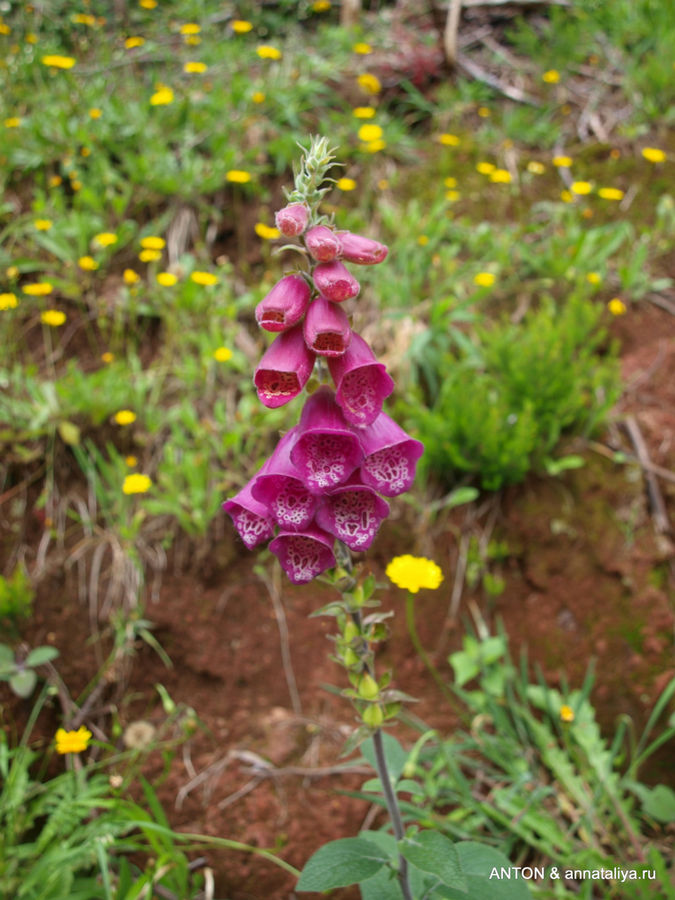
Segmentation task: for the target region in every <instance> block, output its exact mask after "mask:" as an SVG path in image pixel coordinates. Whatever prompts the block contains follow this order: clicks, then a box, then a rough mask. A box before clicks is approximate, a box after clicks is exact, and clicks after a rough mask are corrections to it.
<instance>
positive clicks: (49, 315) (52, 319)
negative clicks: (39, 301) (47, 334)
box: [40, 309, 66, 328]
mask: <svg viewBox="0 0 675 900" xmlns="http://www.w3.org/2000/svg"><path fill="white" fill-rule="evenodd" d="M40 321H41V322H43V323H44V324H45V325H51V327H52V328H58V327H59V325H63V323H64V322H65V321H66V314H65V313H64V312H61V310H60V309H45V310H44V312H42V313H40Z"/></svg>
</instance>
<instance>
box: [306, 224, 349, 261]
mask: <svg viewBox="0 0 675 900" xmlns="http://www.w3.org/2000/svg"><path fill="white" fill-rule="evenodd" d="M305 244H306V246H307V249H308V250H309V252H310V253H311V255H312V256H313V257H314V259H316V260H318V261H319V262H330V261H331V260H333V259H337V257H338V256H339V255H340V252H341V250H342V244H341V243H340V239H339V237H338V236H337V235H336V234H335V232H334V231H333V230H332V229H330V228H328V226H327V225H315V226H314V228H310V229H309V231H308V232H307V234H306V235H305Z"/></svg>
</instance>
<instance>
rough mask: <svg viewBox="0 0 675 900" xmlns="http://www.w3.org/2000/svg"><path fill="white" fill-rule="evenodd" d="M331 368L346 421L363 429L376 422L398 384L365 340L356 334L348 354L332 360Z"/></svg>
mask: <svg viewBox="0 0 675 900" xmlns="http://www.w3.org/2000/svg"><path fill="white" fill-rule="evenodd" d="M328 368H329V369H330V374H331V376H332V377H333V381H334V382H335V388H336V391H337V394H336V400H337V402H338V404H339V405H340V407H341V408H342V412H343V415H344V417H345V419H346V420H347V421H348V422H350V423H351V424H352V425H361V426H363V425H370V424H371V423H372V422H374V421H375V419H376V418H377V417H378V416H379V414H380V413H381V412H382V403H383V401H384V399H385V398H386V397H388V396H389V394H391V392H392V391H393V390H394V382H393V380H392V378H391V377H390V376H389V375H388V374H387V369H386V367H385V366H384V365H383V364H382V363H379V362H378V361H377V359H376V358H375V355H374V353H373V351H372V350H371V349H370V347H369V346H368V344H367V343H366V342H365V341H364V340H363V338H362V337H361V336H360V335H358V334H356V333H355V332H352V339H351V342H350V344H349V347H348V348H347V350H346V352H345V353H343V354H342V356H336V357H333V358H331V359H329V360H328Z"/></svg>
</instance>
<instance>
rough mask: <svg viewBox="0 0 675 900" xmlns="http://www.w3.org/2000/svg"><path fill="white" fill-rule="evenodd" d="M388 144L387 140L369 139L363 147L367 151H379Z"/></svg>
mask: <svg viewBox="0 0 675 900" xmlns="http://www.w3.org/2000/svg"><path fill="white" fill-rule="evenodd" d="M386 146H387V142H386V141H382V140H377V141H368V143H367V144H363V145H362V149H363V150H365V151H366V153H379V152H380V150H384V148H385V147H386Z"/></svg>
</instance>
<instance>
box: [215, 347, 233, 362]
mask: <svg viewBox="0 0 675 900" xmlns="http://www.w3.org/2000/svg"><path fill="white" fill-rule="evenodd" d="M213 358H214V359H215V360H217V361H218V362H227V361H228V359H232V351H231V350H230V348H229V347H218V348H217V350H214V351H213Z"/></svg>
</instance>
